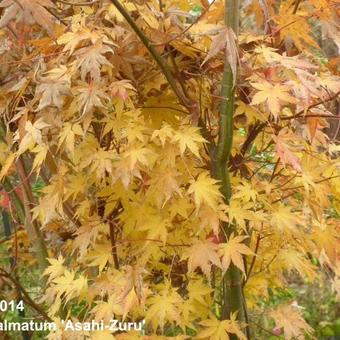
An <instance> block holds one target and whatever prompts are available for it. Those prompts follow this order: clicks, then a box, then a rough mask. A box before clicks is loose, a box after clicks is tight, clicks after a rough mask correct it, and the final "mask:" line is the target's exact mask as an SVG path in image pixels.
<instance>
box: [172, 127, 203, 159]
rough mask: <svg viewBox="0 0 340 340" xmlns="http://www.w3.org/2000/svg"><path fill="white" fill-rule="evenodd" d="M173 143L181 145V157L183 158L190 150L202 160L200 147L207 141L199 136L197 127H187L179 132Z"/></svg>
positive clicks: (176, 132)
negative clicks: (186, 151)
mask: <svg viewBox="0 0 340 340" xmlns="http://www.w3.org/2000/svg"><path fill="white" fill-rule="evenodd" d="M172 141H173V142H177V143H178V144H179V148H180V152H181V155H182V156H183V154H184V152H185V150H186V149H189V150H190V151H191V152H192V153H193V154H194V155H195V156H197V157H199V158H200V154H199V148H198V147H199V145H200V144H202V143H204V142H206V140H205V139H204V138H203V137H202V136H201V135H200V134H199V128H197V127H192V126H190V127H185V128H182V129H181V130H179V131H178V130H177V131H175V133H174V136H173V138H172Z"/></svg>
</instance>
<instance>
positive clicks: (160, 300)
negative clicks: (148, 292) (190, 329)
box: [145, 284, 184, 330]
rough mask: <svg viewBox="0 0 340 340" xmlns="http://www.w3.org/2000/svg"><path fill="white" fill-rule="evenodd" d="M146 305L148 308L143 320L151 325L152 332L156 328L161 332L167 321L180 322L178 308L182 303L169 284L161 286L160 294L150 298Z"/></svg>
mask: <svg viewBox="0 0 340 340" xmlns="http://www.w3.org/2000/svg"><path fill="white" fill-rule="evenodd" d="M147 303H148V305H149V307H148V309H147V311H146V313H145V320H146V321H147V322H150V323H151V325H152V326H153V328H154V330H156V329H157V328H158V327H159V328H160V329H161V330H163V329H164V326H165V323H166V322H167V321H169V322H176V323H177V324H179V323H180V322H181V319H180V306H181V305H182V304H183V303H184V301H183V299H182V298H181V296H180V295H179V294H178V293H176V291H175V290H174V289H173V288H172V287H170V285H169V284H165V285H163V287H162V288H161V290H160V292H159V293H157V294H155V295H154V296H151V297H150V298H149V299H148V301H147Z"/></svg>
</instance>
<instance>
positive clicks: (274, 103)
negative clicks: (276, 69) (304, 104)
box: [251, 81, 296, 118]
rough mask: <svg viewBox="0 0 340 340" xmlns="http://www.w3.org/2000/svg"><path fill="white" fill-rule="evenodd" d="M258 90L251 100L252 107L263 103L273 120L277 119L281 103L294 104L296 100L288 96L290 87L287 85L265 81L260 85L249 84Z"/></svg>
mask: <svg viewBox="0 0 340 340" xmlns="http://www.w3.org/2000/svg"><path fill="white" fill-rule="evenodd" d="M251 85H252V86H253V87H254V88H255V89H257V90H259V91H258V92H256V93H255V95H254V96H253V99H252V102H251V103H252V104H253V105H258V104H261V103H265V104H266V105H267V107H268V110H269V111H270V112H271V113H272V114H273V116H274V117H275V118H278V116H279V113H280V109H281V104H282V103H295V102H296V100H295V99H294V97H292V96H291V95H290V94H289V91H290V87H289V86H287V85H279V84H274V85H273V84H271V83H269V82H267V81H263V82H262V83H251Z"/></svg>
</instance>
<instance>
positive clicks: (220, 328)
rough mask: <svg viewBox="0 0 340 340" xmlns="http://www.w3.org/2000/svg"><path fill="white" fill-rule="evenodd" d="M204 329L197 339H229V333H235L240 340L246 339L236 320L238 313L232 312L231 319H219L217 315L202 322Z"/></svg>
mask: <svg viewBox="0 0 340 340" xmlns="http://www.w3.org/2000/svg"><path fill="white" fill-rule="evenodd" d="M200 325H202V326H204V329H203V330H202V331H201V332H199V333H198V335H197V339H209V340H229V339H230V337H229V334H235V335H236V336H237V337H238V339H239V340H246V339H247V338H246V336H245V335H244V334H243V332H242V331H241V328H240V325H239V324H238V323H237V321H236V314H235V313H234V314H231V315H230V319H229V320H222V321H220V320H218V319H216V317H215V316H212V317H211V318H210V319H207V320H204V321H201V322H200Z"/></svg>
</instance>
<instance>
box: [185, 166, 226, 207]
mask: <svg viewBox="0 0 340 340" xmlns="http://www.w3.org/2000/svg"><path fill="white" fill-rule="evenodd" d="M216 183H217V181H216V180H214V179H212V178H211V177H210V176H209V174H208V172H202V173H200V174H199V175H198V177H197V179H196V180H192V181H191V185H190V187H189V190H188V193H189V194H192V193H193V194H194V199H195V204H196V207H197V209H198V208H199V207H200V205H201V204H202V203H206V204H207V205H208V206H209V207H211V208H216V207H217V203H218V199H219V198H220V197H221V193H220V191H219V189H218V186H217V184H216Z"/></svg>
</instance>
